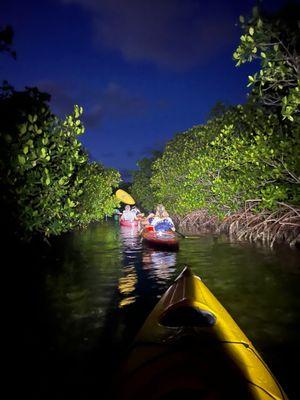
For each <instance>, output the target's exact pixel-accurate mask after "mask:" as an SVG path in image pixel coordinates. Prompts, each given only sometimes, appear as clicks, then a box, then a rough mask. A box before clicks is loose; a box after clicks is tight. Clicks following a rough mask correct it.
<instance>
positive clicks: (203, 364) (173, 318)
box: [120, 268, 287, 400]
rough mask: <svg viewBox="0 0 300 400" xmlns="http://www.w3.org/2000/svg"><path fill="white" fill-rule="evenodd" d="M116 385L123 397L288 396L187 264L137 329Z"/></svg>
mask: <svg viewBox="0 0 300 400" xmlns="http://www.w3.org/2000/svg"><path fill="white" fill-rule="evenodd" d="M120 388H121V390H120V398H122V399H124V400H129V399H130V400H137V399H143V400H150V399H151V400H163V399H164V400H165V399H169V400H171V399H179V398H181V399H187V400H194V399H195V400H196V399H197V400H200V399H207V400H209V399H210V400H212V399H218V400H219V399H224V400H225V399H232V400H234V399H237V400H246V399H252V400H253V399H255V400H258V399H259V400H267V399H269V400H271V399H273V400H274V399H287V397H286V395H285V393H284V392H283V390H282V388H281V387H280V385H279V383H278V382H277V381H276V379H275V378H274V376H273V375H272V373H271V372H270V370H269V368H268V367H267V365H266V364H265V363H264V361H263V360H262V358H261V356H260V355H259V354H258V352H257V350H256V349H255V348H254V346H253V344H252V343H251V342H250V341H249V339H248V338H247V337H246V336H245V334H244V333H243V332H242V331H241V330H240V328H239V327H238V326H237V324H236V323H235V322H234V320H233V319H232V318H231V317H230V315H229V314H228V312H227V311H226V310H225V309H224V308H223V307H222V305H221V304H220V303H219V302H218V300H217V299H216V298H215V297H214V296H213V294H212V293H211V292H210V291H209V289H208V288H207V287H206V286H205V285H204V283H203V282H202V281H201V279H200V278H198V277H196V276H195V275H193V274H192V273H191V271H190V270H189V269H188V268H186V269H184V271H183V272H182V274H181V275H180V276H179V277H178V278H177V279H176V281H175V283H174V284H173V285H172V286H171V287H170V288H169V289H168V290H167V292H166V293H165V294H164V295H163V297H162V298H161V299H160V301H159V302H158V303H157V305H156V306H155V308H154V310H153V311H152V312H151V314H150V315H149V317H148V318H147V320H146V321H145V323H144V325H143V327H142V328H141V330H140V332H139V333H138V335H137V337H136V339H135V341H134V343H133V345H132V348H131V349H130V352H129V354H128V356H127V358H126V360H125V361H124V364H123V367H122V372H121V382H120Z"/></svg>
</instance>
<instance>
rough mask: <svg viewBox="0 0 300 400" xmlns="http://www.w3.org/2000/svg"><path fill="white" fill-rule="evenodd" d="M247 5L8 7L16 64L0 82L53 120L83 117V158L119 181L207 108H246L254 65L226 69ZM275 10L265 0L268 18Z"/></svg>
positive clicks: (67, 2) (7, 63)
mask: <svg viewBox="0 0 300 400" xmlns="http://www.w3.org/2000/svg"><path fill="white" fill-rule="evenodd" d="M255 3H256V2H255V1H254V0H253V1H252V0H251V1H250V0H245V1H238V0H228V1H220V0H211V1H209V2H208V1H200V0H126V1H125V0H44V1H38V0H36V1H33V0H28V1H17V0H10V1H7V2H6V4H4V5H2V6H1V12H0V25H2V26H3V25H8V24H9V25H12V27H13V29H14V31H15V37H14V49H15V50H16V52H17V60H13V59H11V58H10V57H9V56H8V55H3V56H1V63H0V78H1V79H7V80H8V81H9V82H10V83H11V84H12V85H14V86H15V87H16V88H17V89H22V88H24V86H38V87H39V88H40V89H41V90H44V91H47V92H49V93H50V94H51V95H52V100H51V107H52V109H53V110H54V111H55V112H56V113H58V114H59V115H61V116H63V115H65V114H67V113H70V112H71V111H72V108H73V105H74V104H79V105H81V106H83V107H84V122H85V125H86V133H85V134H84V135H83V136H82V138H81V140H82V142H83V143H84V145H85V147H86V148H87V149H88V151H89V153H90V154H91V157H92V158H93V159H96V160H98V161H101V162H102V163H103V164H104V165H106V166H108V167H115V168H117V169H119V170H122V171H126V170H130V169H134V168H135V167H136V162H137V161H138V160H139V159H140V158H142V157H145V156H148V155H149V154H150V152H151V150H154V149H159V148H162V147H163V146H164V144H165V143H166V141H168V140H169V139H171V138H172V136H173V135H174V134H175V133H177V132H181V131H184V130H185V129H188V128H190V127H192V126H193V125H197V124H201V123H205V121H206V119H207V115H208V113H209V111H210V110H211V108H212V107H213V106H214V104H215V103H216V102H217V101H219V100H220V101H223V102H225V103H228V104H237V103H243V102H244V101H245V100H246V93H247V87H246V85H247V76H248V75H249V74H251V73H252V72H253V70H254V69H255V68H256V67H255V66H254V65H244V66H242V67H240V68H236V67H235V63H234V61H233V60H232V54H233V51H234V50H235V48H236V47H237V45H238V43H239V37H240V35H241V32H240V29H239V27H238V18H239V15H241V14H243V15H246V16H247V15H249V14H250V13H251V9H252V7H253V6H254V5H255ZM284 3H285V1H283V0H282V1H281V0H273V1H272V0H265V1H263V5H264V7H265V8H267V9H271V10H274V9H276V8H278V7H279V6H280V5H281V4H284Z"/></svg>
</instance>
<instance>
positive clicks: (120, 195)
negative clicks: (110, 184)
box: [116, 189, 135, 205]
mask: <svg viewBox="0 0 300 400" xmlns="http://www.w3.org/2000/svg"><path fill="white" fill-rule="evenodd" d="M116 197H117V199H119V200H121V201H122V202H123V203H125V204H129V205H133V204H135V201H134V199H133V197H132V196H130V194H129V193H127V192H125V190H123V189H118V190H117V191H116Z"/></svg>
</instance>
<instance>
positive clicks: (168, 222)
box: [151, 204, 175, 232]
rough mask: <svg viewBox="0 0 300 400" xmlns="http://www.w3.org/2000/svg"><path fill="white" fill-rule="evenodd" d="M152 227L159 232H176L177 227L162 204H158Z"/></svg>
mask: <svg viewBox="0 0 300 400" xmlns="http://www.w3.org/2000/svg"><path fill="white" fill-rule="evenodd" d="M151 225H152V226H153V228H154V230H155V231H157V232H165V231H175V225H174V222H173V221H172V219H171V218H170V217H169V214H168V212H167V211H166V209H165V207H164V206H163V205H162V204H158V206H157V207H156V212H155V216H154V218H153V220H152V221H151Z"/></svg>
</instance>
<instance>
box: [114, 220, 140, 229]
mask: <svg viewBox="0 0 300 400" xmlns="http://www.w3.org/2000/svg"><path fill="white" fill-rule="evenodd" d="M119 222H120V225H121V226H127V227H129V228H131V227H133V226H138V225H139V221H132V222H131V221H125V220H124V219H120V220H119Z"/></svg>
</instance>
